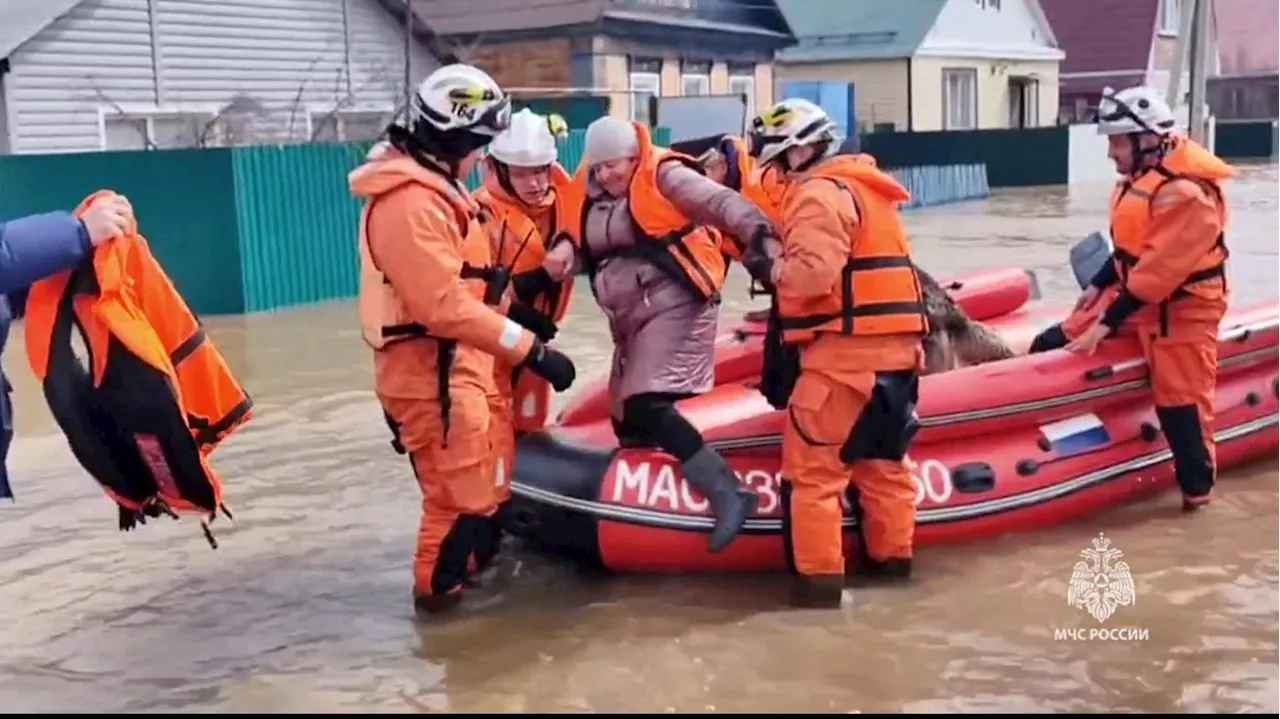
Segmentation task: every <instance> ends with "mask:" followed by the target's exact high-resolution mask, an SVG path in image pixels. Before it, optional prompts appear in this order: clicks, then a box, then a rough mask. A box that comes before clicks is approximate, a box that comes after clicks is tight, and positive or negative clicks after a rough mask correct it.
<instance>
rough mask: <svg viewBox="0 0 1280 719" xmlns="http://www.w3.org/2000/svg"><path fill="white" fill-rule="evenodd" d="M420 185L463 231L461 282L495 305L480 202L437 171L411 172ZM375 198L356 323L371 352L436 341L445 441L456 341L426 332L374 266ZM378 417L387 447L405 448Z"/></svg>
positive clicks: (365, 224) (363, 228) (363, 233)
mask: <svg viewBox="0 0 1280 719" xmlns="http://www.w3.org/2000/svg"><path fill="white" fill-rule="evenodd" d="M415 177H416V178H417V179H416V181H417V182H418V183H419V184H421V185H422V186H423V187H426V188H427V189H429V190H431V191H432V192H435V193H437V194H438V195H440V197H442V198H444V200H445V202H446V203H447V205H448V206H449V209H450V210H451V211H452V212H453V213H454V219H455V220H456V221H457V222H458V227H459V228H460V229H461V230H462V231H461V233H460V234H461V235H462V238H463V239H462V248H461V253H462V271H461V273H460V281H461V282H463V283H464V284H465V285H466V287H467V290H468V291H469V292H471V294H472V296H474V297H475V298H476V299H479V300H481V301H483V302H485V303H486V304H489V305H493V306H497V305H498V304H499V303H500V301H501V300H502V293H503V292H505V290H506V287H505V284H504V283H501V282H498V283H494V282H492V280H493V279H494V272H493V267H492V259H491V255H490V252H489V236H488V234H487V233H486V232H485V230H484V228H483V227H482V226H481V225H480V222H479V218H478V215H479V212H480V207H479V205H477V204H476V202H475V200H474V199H473V198H472V197H471V195H470V193H468V192H467V191H466V188H465V187H463V186H461V185H460V184H458V183H457V182H453V181H449V180H447V179H446V178H445V177H443V176H442V175H440V174H438V173H435V172H431V171H430V170H423V171H422V172H420V173H418V174H417V175H416V176H415ZM377 202H378V201H377V199H376V198H374V199H373V200H371V201H369V202H368V203H367V204H366V205H365V207H364V210H363V212H362V213H361V218H360V296H359V306H360V326H361V334H362V335H363V336H364V341H365V342H366V343H367V344H368V345H369V346H370V347H372V348H373V350H374V351H375V352H378V351H381V350H383V349H386V348H387V347H389V346H391V345H393V344H397V343H399V342H405V341H409V340H427V341H431V342H435V343H436V390H437V394H438V396H439V398H440V416H441V422H442V424H443V434H444V443H445V445H446V446H447V445H448V441H449V439H448V438H449V418H450V410H451V409H452V404H453V402H452V399H451V394H450V390H449V374H450V372H451V371H452V370H453V361H454V357H455V356H456V354H457V350H458V342H457V340H454V339H442V338H438V337H435V336H433V335H432V334H431V331H430V329H429V328H428V327H426V326H425V325H423V324H422V323H420V322H418V321H417V320H415V319H413V316H412V315H411V314H410V312H409V310H408V308H407V307H406V306H405V303H404V300H402V299H401V298H400V296H399V294H397V293H396V290H395V288H394V287H392V286H391V281H390V280H388V279H387V276H386V275H384V274H383V273H382V271H381V270H379V269H378V264H377V261H376V260H374V257H373V253H372V252H371V251H370V249H369V217H370V212H371V211H372V210H373V207H374V206H375V205H376V204H377ZM383 419H385V420H386V422H387V426H388V427H389V428H390V429H391V434H392V440H391V447H392V449H394V450H395V451H396V452H397V453H399V454H404V453H405V448H404V445H403V444H401V442H400V434H399V431H400V430H399V427H398V426H397V425H396V423H395V421H394V420H393V419H392V417H391V415H390V414H388V413H387V412H385V411H384V412H383Z"/></svg>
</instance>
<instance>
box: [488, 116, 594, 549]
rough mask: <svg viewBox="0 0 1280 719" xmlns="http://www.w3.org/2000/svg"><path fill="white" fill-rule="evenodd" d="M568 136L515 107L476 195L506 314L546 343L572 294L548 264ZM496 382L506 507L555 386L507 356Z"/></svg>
mask: <svg viewBox="0 0 1280 719" xmlns="http://www.w3.org/2000/svg"><path fill="white" fill-rule="evenodd" d="M566 134H568V127H567V126H566V125H565V124H564V120H563V118H561V117H560V116H559V115H550V116H543V115H537V114H535V113H534V112H533V111H531V110H529V109H524V110H521V111H520V112H517V113H515V115H513V116H512V118H511V126H510V127H508V128H507V129H506V130H504V131H503V132H502V134H500V135H498V137H497V138H496V139H495V140H494V141H493V144H491V145H490V146H489V151H488V157H487V158H486V159H485V162H484V164H483V165H482V166H481V174H482V177H483V186H482V187H481V188H480V190H479V191H477V192H476V195H475V197H476V201H477V202H478V203H479V204H480V207H481V209H482V213H481V215H482V224H483V225H484V227H485V229H486V230H487V231H488V234H489V243H490V249H491V251H492V252H493V258H494V262H495V263H496V265H497V267H499V268H501V271H502V272H505V273H507V274H508V275H509V276H510V278H511V284H510V287H511V290H512V293H511V294H512V295H513V296H512V297H511V298H510V305H509V308H508V310H507V316H508V317H510V318H511V319H513V320H515V321H516V322H518V323H520V324H521V325H523V326H524V327H525V328H527V329H528V330H529V331H531V332H533V333H534V334H535V335H537V336H538V338H539V339H540V340H542V341H543V342H550V341H551V340H552V339H554V338H555V336H556V333H557V332H558V331H559V328H558V325H559V323H560V322H561V321H562V320H563V319H564V315H565V312H566V311H567V310H568V309H569V298H570V297H571V296H572V294H573V279H574V278H573V276H572V275H570V276H569V277H566V278H563V279H561V280H560V281H558V282H557V281H555V280H553V279H552V278H551V275H550V274H549V273H548V272H547V270H546V269H544V268H543V267H542V262H543V260H544V259H545V258H546V256H547V244H548V242H549V241H550V239H551V233H552V231H553V230H554V229H555V224H556V223H555V218H556V201H557V199H558V197H559V194H560V193H559V190H560V188H564V187H566V186H567V185H568V184H569V183H570V182H572V181H573V178H572V177H570V176H569V173H567V172H566V171H565V169H564V168H563V167H561V166H560V163H559V162H557V161H556V158H557V153H558V150H557V148H556V138H557V136H563V135H566ZM494 385H495V387H496V389H497V391H496V392H495V393H494V394H492V395H490V397H489V421H490V432H489V435H490V439H491V441H492V442H493V448H494V454H495V455H496V457H497V463H498V464H497V471H496V473H495V475H496V479H495V482H497V483H498V487H497V492H498V497H497V501H498V506H499V511H501V508H502V506H503V505H504V504H505V502H506V501H507V500H508V499H510V498H511V482H510V477H511V476H512V472H513V467H514V463H515V453H516V447H515V439H516V436H517V435H519V434H523V433H525V432H530V431H533V430H536V429H541V428H542V427H543V426H544V425H545V424H546V421H547V412H548V409H549V406H550V396H551V385H549V384H548V383H547V381H546V380H545V379H543V378H541V377H539V376H537V375H536V374H534V373H533V372H527V371H525V370H524V368H519V369H517V368H513V367H512V366H511V364H510V363H508V362H504V361H502V360H497V361H495V362H494ZM496 531H497V530H495V532H496ZM497 537H498V535H495V541H496V539H497Z"/></svg>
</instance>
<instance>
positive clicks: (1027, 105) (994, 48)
mask: <svg viewBox="0 0 1280 719" xmlns="http://www.w3.org/2000/svg"><path fill="white" fill-rule="evenodd" d="M779 5H780V7H781V8H782V11H783V14H784V15H785V16H786V19H787V22H788V23H789V24H790V26H791V29H792V31H793V32H794V33H795V36H796V39H797V40H798V41H799V44H798V45H797V46H795V47H792V48H787V49H785V50H783V51H781V52H779V53H778V59H777V66H776V67H775V68H774V77H775V78H777V79H778V81H779V82H780V83H786V82H795V81H805V82H811V81H825V82H836V83H848V84H852V85H853V86H854V93H853V94H854V100H855V105H856V118H857V122H858V124H859V125H860V126H862V127H863V128H864V129H867V130H872V129H889V128H893V129H896V130H899V131H903V130H912V131H916V132H921V131H929V130H977V129H990V128H1008V127H1037V126H1042V125H1052V124H1054V122H1055V121H1056V119H1057V109H1058V67H1059V64H1060V63H1061V62H1062V60H1063V59H1064V58H1065V57H1066V55H1065V53H1064V52H1063V51H1062V50H1061V49H1059V47H1058V44H1057V40H1056V39H1055V37H1054V33H1053V28H1051V27H1050V26H1049V22H1048V21H1047V20H1046V19H1045V14H1044V11H1043V8H1042V7H1041V5H1040V2H1039V0H779ZM783 92H784V93H785V89H784V91H783Z"/></svg>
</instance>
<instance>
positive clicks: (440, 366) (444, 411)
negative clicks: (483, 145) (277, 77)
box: [364, 188, 511, 454]
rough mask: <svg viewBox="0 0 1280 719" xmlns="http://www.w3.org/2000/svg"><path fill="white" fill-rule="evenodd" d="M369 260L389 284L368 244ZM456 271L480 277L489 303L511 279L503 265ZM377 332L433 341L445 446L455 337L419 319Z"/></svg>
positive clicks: (395, 438)
mask: <svg viewBox="0 0 1280 719" xmlns="http://www.w3.org/2000/svg"><path fill="white" fill-rule="evenodd" d="M428 189H430V188H428ZM445 199H446V200H448V199H449V198H447V197H446V198H445ZM374 202H377V199H376V198H375V199H374V200H371V201H370V203H369V207H368V208H367V209H366V210H365V220H364V222H365V227H364V231H365V237H366V238H368V237H369V218H371V217H372V216H373V212H372V208H373V203H374ZM455 214H456V213H455ZM455 219H457V220H458V222H459V231H460V232H461V233H462V234H463V235H464V236H465V235H466V232H467V229H468V227H467V224H466V223H465V222H464V220H465V219H466V218H463V217H461V216H457V217H456V218H455ZM369 260H370V261H371V262H372V263H373V267H374V269H376V270H378V273H379V274H381V275H382V283H383V284H384V285H388V286H390V285H391V280H390V279H388V278H387V273H385V272H383V271H382V268H380V267H378V262H377V260H375V259H374V257H373V248H369ZM458 274H459V276H460V277H461V278H462V279H464V280H484V282H485V291H484V302H485V304H487V305H491V306H492V305H497V304H498V302H499V301H500V300H501V299H502V295H503V293H505V292H506V289H507V283H509V282H510V281H511V274H510V272H507V271H505V270H504V269H503V268H494V267H475V266H473V265H469V264H466V263H463V265H462V270H461V271H460V272H459V273H458ZM494 295H496V298H495V299H493V301H490V300H491V297H493V296H494ZM381 333H382V340H383V342H384V343H385V344H384V345H383V347H384V348H385V347H386V346H388V345H390V344H394V343H399V342H406V341H409V340H418V339H433V340H435V341H436V387H437V395H438V396H439V398H440V424H441V428H442V430H443V437H442V444H443V446H445V447H448V446H449V426H450V424H451V419H452V411H453V396H452V394H451V393H450V391H449V375H450V374H451V373H452V372H453V362H454V359H455V358H456V357H457V353H458V341H457V340H455V339H449V338H445V337H437V336H435V335H433V334H431V332H430V330H428V329H427V327H426V325H423V324H421V323H419V322H406V323H403V324H397V325H384V326H383V327H382V328H381ZM384 414H385V412H384ZM386 418H387V423H388V425H389V426H391V430H392V439H391V448H392V449H393V450H395V451H396V453H397V454H404V453H405V448H404V444H403V443H402V442H401V441H400V433H399V428H398V425H396V424H394V423H393V422H392V421H391V417H390V415H386Z"/></svg>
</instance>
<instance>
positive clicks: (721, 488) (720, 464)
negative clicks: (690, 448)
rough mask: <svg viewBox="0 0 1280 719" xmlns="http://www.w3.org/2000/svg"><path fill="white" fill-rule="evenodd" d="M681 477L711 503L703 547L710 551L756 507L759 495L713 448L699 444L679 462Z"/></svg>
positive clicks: (734, 532) (732, 536) (735, 531)
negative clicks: (711, 517) (709, 525)
mask: <svg viewBox="0 0 1280 719" xmlns="http://www.w3.org/2000/svg"><path fill="white" fill-rule="evenodd" d="M683 468H684V476H685V480H686V481H687V482H688V483H689V485H690V486H691V487H693V488H694V489H696V490H698V491H699V492H701V493H702V495H703V496H704V497H706V498H707V501H708V502H709V503H710V504H711V513H712V514H714V515H715V518H716V525H715V527H714V528H713V529H712V530H711V538H710V540H708V542H707V548H708V549H709V550H710V551H711V552H712V553H713V554H714V553H716V552H719V551H720V550H722V549H724V548H725V547H727V546H729V543H730V542H732V541H733V540H734V539H735V538H736V537H737V536H738V532H739V531H741V530H742V525H743V524H745V523H746V521H747V518H748V517H750V516H751V515H752V513H754V512H755V511H756V505H757V504H759V503H760V495H758V494H756V492H755V490H753V489H751V488H750V487H748V486H746V485H745V484H743V483H742V482H740V481H739V480H738V475H736V474H734V473H733V469H732V468H731V467H729V465H728V464H726V463H725V461H724V458H723V457H721V456H720V455H719V454H718V453H717V452H716V451H715V450H714V449H711V448H710V447H703V448H702V449H700V450H698V453H697V454H695V455H693V456H692V457H690V458H689V461H687V462H685V463H684V465H683Z"/></svg>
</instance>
